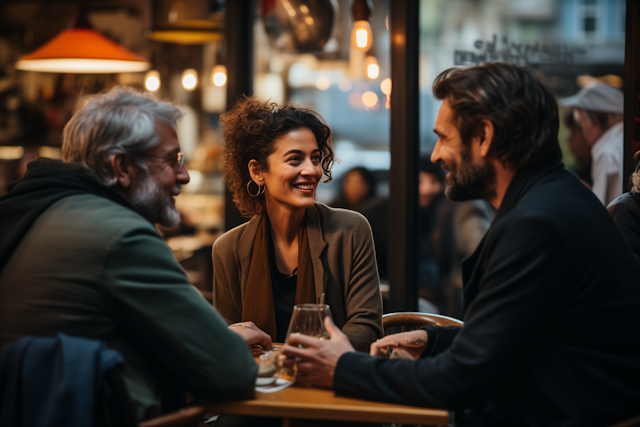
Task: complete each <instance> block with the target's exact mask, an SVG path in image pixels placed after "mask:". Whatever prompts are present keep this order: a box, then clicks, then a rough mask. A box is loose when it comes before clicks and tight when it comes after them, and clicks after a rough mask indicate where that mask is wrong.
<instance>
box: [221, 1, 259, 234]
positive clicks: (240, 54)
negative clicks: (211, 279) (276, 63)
mask: <svg viewBox="0 0 640 427" xmlns="http://www.w3.org/2000/svg"><path fill="white" fill-rule="evenodd" d="M253 11H254V4H253V0H226V2H225V39H226V43H227V48H226V53H227V110H229V109H230V108H231V106H232V105H233V103H234V102H235V101H236V99H237V98H238V97H239V96H240V95H242V94H246V95H251V94H253V18H254V16H253ZM225 194H226V197H225V205H224V228H225V230H230V229H232V228H234V227H236V226H238V225H240V224H242V223H244V222H246V221H247V219H246V218H243V217H241V216H240V212H238V210H237V209H236V207H235V205H234V203H233V200H232V196H231V193H230V192H229V189H225Z"/></svg>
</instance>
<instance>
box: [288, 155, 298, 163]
mask: <svg viewBox="0 0 640 427" xmlns="http://www.w3.org/2000/svg"><path fill="white" fill-rule="evenodd" d="M287 161H288V162H292V161H293V162H299V161H300V157H298V156H291V157H289V158H288V159H287Z"/></svg>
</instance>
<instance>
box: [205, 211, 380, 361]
mask: <svg viewBox="0 0 640 427" xmlns="http://www.w3.org/2000/svg"><path fill="white" fill-rule="evenodd" d="M307 216H308V218H307V227H308V228H307V233H308V236H309V250H310V252H311V259H312V263H313V276H314V281H315V291H316V298H317V301H320V300H321V296H322V294H323V293H324V294H325V297H324V301H325V303H326V304H329V306H330V307H331V314H332V316H333V320H334V322H335V323H336V325H337V326H338V327H340V328H341V329H342V332H344V333H345V334H346V335H347V336H348V337H349V340H350V341H351V344H352V345H353V346H354V347H355V349H356V350H359V351H367V352H368V351H369V346H370V344H371V343H372V342H374V341H375V340H376V339H378V338H381V337H382V335H383V331H382V298H381V296H380V282H379V279H378V268H377V266H376V257H375V249H374V246H373V237H372V235H371V227H370V226H369V222H368V221H367V220H366V218H365V217H364V216H362V215H360V214H359V213H357V212H353V211H348V210H345V209H334V208H330V207H328V206H326V205H324V204H322V203H316V204H315V206H314V207H313V208H311V209H309V210H308V211H307ZM261 219H262V218H261V215H256V216H254V217H253V218H251V220H250V221H249V222H247V223H245V224H242V225H240V226H238V227H236V228H234V229H232V230H229V231H228V232H226V233H225V234H223V235H222V236H221V237H220V238H218V239H217V240H216V242H215V243H214V245H213V251H212V258H213V305H214V306H215V307H216V308H217V309H218V311H219V312H220V314H221V315H222V316H223V317H224V318H225V319H226V320H227V322H228V323H229V324H231V323H236V322H241V321H242V301H243V298H244V292H245V289H246V285H247V275H248V274H249V265H250V263H251V252H252V249H253V241H254V239H255V235H256V232H257V230H258V225H259V224H260V221H261Z"/></svg>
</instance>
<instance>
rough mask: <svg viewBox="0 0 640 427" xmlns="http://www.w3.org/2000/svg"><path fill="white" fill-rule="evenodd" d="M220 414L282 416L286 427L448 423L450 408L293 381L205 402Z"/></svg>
mask: <svg viewBox="0 0 640 427" xmlns="http://www.w3.org/2000/svg"><path fill="white" fill-rule="evenodd" d="M206 406H207V409H208V410H209V411H211V412H213V413H217V414H234V415H250V416H263V417H281V418H282V425H283V427H291V426H295V425H300V424H302V422H301V420H304V419H316V420H334V421H358V422H372V423H396V424H418V425H423V426H446V425H448V424H449V412H448V411H446V410H443V409H429V408H420V407H415V406H405V405H396V404H393V403H381V402H374V401H369V400H362V399H354V398H351V397H343V396H338V395H336V394H335V392H334V391H333V390H328V389H321V388H315V387H305V386H297V385H293V386H291V387H288V388H286V389H284V390H280V391H278V392H275V393H260V392H256V394H255V397H254V398H253V399H248V400H235V401H223V402H206Z"/></svg>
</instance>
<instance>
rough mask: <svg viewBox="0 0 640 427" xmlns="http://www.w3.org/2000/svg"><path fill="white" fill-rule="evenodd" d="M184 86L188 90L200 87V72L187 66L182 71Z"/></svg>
mask: <svg viewBox="0 0 640 427" xmlns="http://www.w3.org/2000/svg"><path fill="white" fill-rule="evenodd" d="M182 87H183V88H185V89H186V90H188V91H192V90H194V89H195V88H196V87H198V72H197V71H196V70H194V69H193V68H187V69H186V70H184V71H183V72H182Z"/></svg>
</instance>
